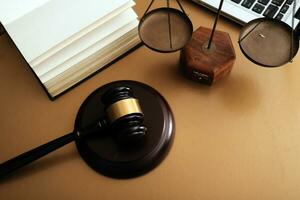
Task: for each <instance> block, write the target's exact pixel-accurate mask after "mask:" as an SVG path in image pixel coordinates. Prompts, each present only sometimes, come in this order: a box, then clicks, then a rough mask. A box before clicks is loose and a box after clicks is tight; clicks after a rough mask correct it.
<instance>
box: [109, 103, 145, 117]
mask: <svg viewBox="0 0 300 200" xmlns="http://www.w3.org/2000/svg"><path fill="white" fill-rule="evenodd" d="M106 113H107V115H108V119H109V120H110V122H114V121H115V120H117V119H119V118H120V117H123V116H125V115H128V114H132V113H141V114H143V112H142V109H141V107H140V104H139V101H138V100H137V99H134V98H130V99H123V100H120V101H117V102H116V103H114V104H112V105H110V106H109V107H108V108H107V109H106Z"/></svg>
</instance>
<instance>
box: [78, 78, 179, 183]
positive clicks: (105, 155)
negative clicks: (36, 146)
mask: <svg viewBox="0 0 300 200" xmlns="http://www.w3.org/2000/svg"><path fill="white" fill-rule="evenodd" d="M116 86H128V87H130V88H132V90H133V92H134V96H135V97H136V98H138V99H139V102H140V106H141V108H142V110H143V113H144V124H145V126H146V127H147V129H148V131H147V135H146V138H145V141H144V142H143V143H142V144H139V145H136V146H130V147H122V146H120V145H118V144H117V143H116V141H115V139H114V137H113V133H110V132H109V131H107V132H105V133H104V132H103V133H99V134H98V135H94V136H93V137H86V138H79V139H77V140H76V146H77V149H78V151H79V153H80V155H81V156H82V158H83V159H84V160H85V161H86V163H87V164H88V165H89V166H90V167H92V168H93V169H94V170H96V171H98V172H99V173H101V174H103V175H106V176H109V177H114V178H131V177H136V176H139V175H142V174H144V173H146V172H148V171H150V170H151V169H153V168H154V167H155V166H157V165H158V164H159V163H160V162H161V161H162V160H163V159H164V158H165V156H166V155H167V153H168V151H169V149H170V147H171V144H172V140H173V137H174V118H173V115H172V112H171V110H170V107H169V105H168V104H167V102H166V100H165V99H164V98H163V97H162V96H161V95H160V94H159V93H158V92H157V91H156V90H155V89H153V88H152V87H150V86H148V85H145V84H143V83H139V82H136V81H117V82H113V83H110V84H107V85H104V86H102V87H100V88H99V89H97V90H96V91H94V92H93V93H92V94H91V95H89V96H88V98H87V99H86V100H85V101H84V102H83V104H82V105H81V107H80V109H79V112H78V115H77V118H76V122H75V130H80V129H81V128H84V127H86V126H88V125H90V124H92V123H94V122H95V121H98V120H99V119H100V118H102V117H103V116H104V114H105V111H104V105H103V103H102V102H101V96H102V95H103V93H105V92H106V91H107V90H108V89H110V88H112V87H116ZM99 113H100V114H99Z"/></svg>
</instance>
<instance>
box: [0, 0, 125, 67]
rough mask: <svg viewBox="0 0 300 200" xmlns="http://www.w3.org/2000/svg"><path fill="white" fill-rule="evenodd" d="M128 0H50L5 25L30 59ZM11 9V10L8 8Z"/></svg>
mask: <svg viewBox="0 0 300 200" xmlns="http://www.w3.org/2000/svg"><path fill="white" fill-rule="evenodd" d="M128 2H131V0H113V1H111V2H110V3H105V0H76V1H75V2H74V1H73V0H51V1H48V2H47V3H46V4H44V5H43V6H40V7H38V9H34V10H32V11H31V12H29V13H27V14H26V15H24V16H22V17H21V18H18V19H16V20H15V21H13V22H11V23H9V24H7V25H6V26H5V28H6V30H7V32H8V33H9V35H10V37H11V38H12V39H13V41H14V43H15V44H16V46H17V47H18V48H19V50H20V51H21V53H22V54H23V56H24V58H25V59H26V61H27V62H28V63H29V64H30V62H31V61H32V60H33V59H35V58H37V57H39V56H40V55H42V54H44V53H46V52H47V51H48V50H49V49H51V48H52V47H54V46H56V45H58V44H59V43H61V42H62V41H64V40H66V39H67V38H70V37H71V36H73V35H74V34H75V33H77V32H79V31H81V30H82V29H84V28H85V27H87V26H88V25H90V24H92V23H94V22H95V21H97V20H99V19H100V18H103V17H104V16H106V15H108V14H109V13H111V12H113V11H114V10H116V9H117V8H119V7H122V6H124V5H125V4H126V3H128ZM12 12H13V10H12Z"/></svg>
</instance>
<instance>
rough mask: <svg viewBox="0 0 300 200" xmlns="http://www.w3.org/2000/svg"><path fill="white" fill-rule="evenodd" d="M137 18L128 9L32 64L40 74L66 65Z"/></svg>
mask: <svg viewBox="0 0 300 200" xmlns="http://www.w3.org/2000/svg"><path fill="white" fill-rule="evenodd" d="M136 18H137V15H136V14H135V12H134V11H133V10H132V9H127V10H126V11H125V12H123V13H121V14H119V15H117V16H116V17H114V18H112V19H111V20H110V21H108V22H106V23H104V24H102V25H101V26H99V27H97V28H96V29H94V30H93V31H91V32H89V33H88V34H86V35H84V36H83V37H81V38H80V39H78V40H76V41H74V42H73V43H71V44H70V45H68V46H67V47H65V48H63V49H62V50H60V51H58V52H57V53H56V54H54V55H52V56H51V57H49V58H48V59H46V60H44V61H43V62H41V63H39V64H38V65H36V66H32V68H33V69H34V71H35V73H36V74H37V75H38V76H42V75H44V74H46V73H47V72H49V71H50V70H52V69H54V68H56V67H58V66H61V65H64V63H65V62H66V61H67V60H69V59H73V58H74V57H75V56H79V54H80V53H81V52H82V51H84V50H85V49H87V48H88V47H91V46H92V45H94V44H95V43H97V42H99V41H101V40H103V39H104V38H105V37H107V36H109V35H110V34H112V33H113V32H116V31H118V29H120V28H121V27H123V26H125V25H127V24H128V23H130V22H131V21H133V20H135V19H136Z"/></svg>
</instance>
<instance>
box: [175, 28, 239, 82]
mask: <svg viewBox="0 0 300 200" xmlns="http://www.w3.org/2000/svg"><path fill="white" fill-rule="evenodd" d="M210 34H211V29H208V28H205V27H199V28H198V29H197V30H196V31H195V32H194V33H193V36H192V39H191V40H190V41H189V42H188V43H187V45H186V46H185V47H184V48H183V49H182V50H181V53H180V65H181V68H182V70H183V72H184V73H185V74H186V76H187V77H188V78H190V79H193V80H196V81H199V82H201V83H204V84H208V85H212V84H213V83H214V82H216V81H218V80H219V79H221V78H222V77H224V76H227V75H228V74H229V73H230V72H231V69H232V67H233V64H234V61H235V52H234V48H233V45H232V42H231V39H230V36H229V34H228V33H226V32H222V31H216V32H215V34H214V38H213V42H212V44H211V47H210V48H209V49H208V48H207V45H208V41H209V37H210Z"/></svg>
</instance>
